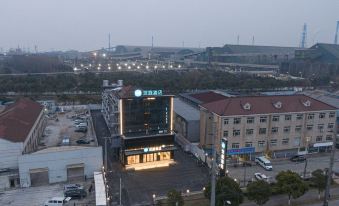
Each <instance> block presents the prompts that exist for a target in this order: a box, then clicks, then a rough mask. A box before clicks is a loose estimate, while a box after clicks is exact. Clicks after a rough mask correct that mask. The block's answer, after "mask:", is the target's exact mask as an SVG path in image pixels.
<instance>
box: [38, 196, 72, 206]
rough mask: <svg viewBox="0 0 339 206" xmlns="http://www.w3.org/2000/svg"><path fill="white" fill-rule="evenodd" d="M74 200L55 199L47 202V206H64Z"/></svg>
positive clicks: (68, 198)
mask: <svg viewBox="0 0 339 206" xmlns="http://www.w3.org/2000/svg"><path fill="white" fill-rule="evenodd" d="M71 199H72V198H71V197H53V198H51V199H50V200H48V201H46V202H45V204H44V205H45V206H64V205H65V204H66V203H68V202H69V201H70V200H71Z"/></svg>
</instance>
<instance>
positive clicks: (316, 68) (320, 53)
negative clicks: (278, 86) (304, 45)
mask: <svg viewBox="0 0 339 206" xmlns="http://www.w3.org/2000/svg"><path fill="white" fill-rule="evenodd" d="M280 71H281V72H282V73H288V74H291V75H294V76H298V77H304V78H311V79H313V78H320V77H324V76H330V77H335V76H338V75H339V45H336V44H323V43H317V44H315V45H313V46H312V47H310V48H308V49H297V50H296V51H295V56H294V58H292V59H290V60H289V61H285V62H283V63H282V64H281V65H280Z"/></svg>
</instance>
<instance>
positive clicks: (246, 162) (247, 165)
mask: <svg viewBox="0 0 339 206" xmlns="http://www.w3.org/2000/svg"><path fill="white" fill-rule="evenodd" d="M242 166H243V167H252V162H250V161H243V162H242Z"/></svg>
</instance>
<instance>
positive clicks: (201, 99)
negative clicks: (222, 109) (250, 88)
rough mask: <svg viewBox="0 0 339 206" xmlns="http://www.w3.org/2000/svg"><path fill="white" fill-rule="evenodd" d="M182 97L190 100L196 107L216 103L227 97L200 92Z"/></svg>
mask: <svg viewBox="0 0 339 206" xmlns="http://www.w3.org/2000/svg"><path fill="white" fill-rule="evenodd" d="M180 96H181V97H183V98H185V99H188V100H190V101H191V102H193V103H195V104H196V105H201V104H205V103H208V102H214V101H218V100H222V99H226V98H227V96H225V95H222V94H219V93H217V92H214V91H200V92H195V93H184V94H180Z"/></svg>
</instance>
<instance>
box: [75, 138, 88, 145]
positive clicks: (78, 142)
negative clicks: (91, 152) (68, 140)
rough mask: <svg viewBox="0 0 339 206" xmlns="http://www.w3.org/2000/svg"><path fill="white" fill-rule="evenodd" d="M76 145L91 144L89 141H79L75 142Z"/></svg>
mask: <svg viewBox="0 0 339 206" xmlns="http://www.w3.org/2000/svg"><path fill="white" fill-rule="evenodd" d="M76 143H77V144H89V143H91V142H90V141H88V140H84V139H79V140H77V141H76Z"/></svg>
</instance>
